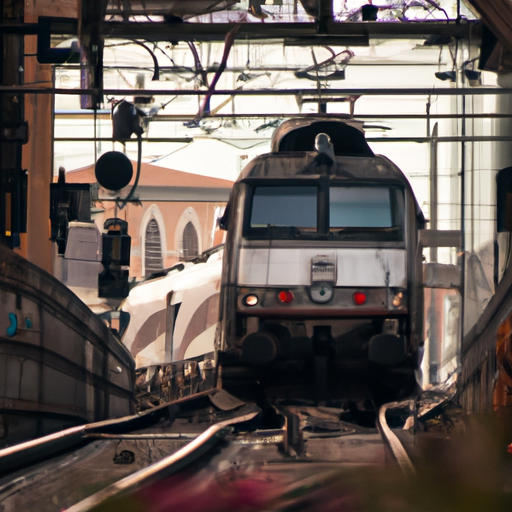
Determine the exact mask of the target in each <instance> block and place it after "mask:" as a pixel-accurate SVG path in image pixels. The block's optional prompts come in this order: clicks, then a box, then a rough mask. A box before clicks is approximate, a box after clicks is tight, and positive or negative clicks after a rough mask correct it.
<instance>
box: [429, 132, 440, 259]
mask: <svg viewBox="0 0 512 512" xmlns="http://www.w3.org/2000/svg"><path fill="white" fill-rule="evenodd" d="M437 134H438V126H437V123H436V124H434V128H433V130H432V134H431V136H430V229H438V225H437V205H438V197H437V194H438V190H437V144H438V142H437ZM430 261H431V262H436V261H437V247H431V248H430Z"/></svg>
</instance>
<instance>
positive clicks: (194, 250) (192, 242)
mask: <svg viewBox="0 0 512 512" xmlns="http://www.w3.org/2000/svg"><path fill="white" fill-rule="evenodd" d="M198 254H199V239H198V237H197V231H196V228H195V227H194V224H192V222H190V221H189V222H187V224H186V226H185V229H184V230H183V238H182V241H181V253H180V260H183V261H187V260H191V259H194V258H195V257H196V256H197V255H198Z"/></svg>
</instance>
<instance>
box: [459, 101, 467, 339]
mask: <svg viewBox="0 0 512 512" xmlns="http://www.w3.org/2000/svg"><path fill="white" fill-rule="evenodd" d="M461 135H462V141H461V148H460V149H461V158H460V239H461V261H460V271H461V280H460V300H461V308H460V321H461V331H460V332H461V340H463V339H464V319H465V306H466V300H465V299H466V226H465V218H466V177H465V174H466V142H465V140H464V139H465V137H466V96H465V95H464V94H463V95H462V126H461Z"/></svg>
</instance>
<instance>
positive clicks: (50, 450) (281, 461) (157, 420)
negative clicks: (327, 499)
mask: <svg viewBox="0 0 512 512" xmlns="http://www.w3.org/2000/svg"><path fill="white" fill-rule="evenodd" d="M224 393H225V392H224V391H219V390H217V391H214V392H212V393H211V394H209V393H206V394H204V395H202V396H199V397H194V398H191V399H188V400H183V401H178V402H175V403H173V404H171V405H166V406H163V407H159V408H157V409H156V410H152V411H149V412H147V413H144V414H141V415H137V416H133V417H128V418H123V419H121V420H115V421H106V422H102V423H99V424H91V425H85V426H82V427H76V428H72V429H69V430H67V431H63V432H61V433H59V434H54V435H52V436H47V437H46V438H41V439H39V440H36V441H31V442H28V443H23V444H21V445H16V446H14V447H12V448H9V449H6V450H2V451H0V473H1V474H2V475H3V476H2V477H1V478H0V506H1V507H2V512H11V511H19V510H24V511H30V510H37V511H38V512H39V511H43V512H46V511H48V512H50V511H62V510H68V511H69V512H82V511H94V512H101V511H106V510H109V511H113V510H118V509H119V510H130V511H132V510H134V511H138V510H140V511H143V510H144V511H145V512H146V511H153V510H154V511H157V510H161V509H162V507H163V508H165V507H168V508H170V506H171V505H172V506H173V507H177V508H176V510H178V509H179V510H182V511H186V510H191V511H192V510H196V508H195V506H194V505H193V504H194V503H196V498H197V502H201V503H202V507H201V510H230V509H233V510H237V509H240V508H243V506H245V507H246V508H247V507H249V509H254V510H266V509H267V508H268V507H269V506H270V505H271V504H273V503H274V504H275V503H279V504H280V506H281V505H282V506H284V505H287V504H290V503H293V502H294V501H296V500H297V499H305V498H304V497H303V496H302V495H303V494H304V493H305V494H306V495H307V494H308V492H313V493H315V492H316V493H318V492H322V489H323V490H324V491H325V490H326V489H328V488H329V486H330V485H331V484H332V481H333V478H334V479H338V478H339V479H341V480H340V481H341V482H343V478H344V477H343V476H342V474H343V473H344V472H347V471H348V472H350V471H351V470H353V469H354V468H361V467H377V468H378V467H388V466H391V467H395V466H397V465H398V466H399V467H400V468H401V469H402V470H403V471H404V472H407V473H412V472H414V467H413V464H412V462H411V460H410V458H409V455H408V451H410V450H411V448H413V446H414V435H413V433H412V430H411V428H409V427H411V426H412V425H413V423H414V422H413V418H414V410H413V405H414V403H413V402H403V403H392V404H387V405H385V406H383V407H382V408H381V409H380V410H379V411H378V414H377V415H375V414H373V417H372V415H370V414H368V417H356V416H357V415H356V413H355V412H354V411H350V410H347V409H346V408H337V407H316V406H312V405H307V404H306V405H300V404H299V405H289V404H283V403H274V404H272V407H270V408H269V410H268V411H265V412H264V411H262V410H261V409H260V408H258V407H256V406H255V405H254V404H244V403H242V402H237V401H233V400H231V399H228V400H225V399H224V398H225V397H224V398H223V394H224ZM214 403H216V404H217V406H215V405H213V404H214ZM223 404H224V405H226V404H229V407H232V409H231V410H222V408H221V407H222V406H223ZM219 405H220V406H221V407H219ZM389 417H391V418H392V421H391V423H392V425H391V426H390V424H389V422H388V419H387V418H389ZM404 418H405V420H404ZM372 423H373V424H372ZM375 423H376V424H375ZM398 424H400V426H399V427H398V428H397V425H398ZM298 495H299V497H298ZM301 496H302V497H301ZM308 499H309V498H308ZM209 505H211V506H210V508H208V507H209ZM242 505H243V506H242ZM127 507H128V508H127Z"/></svg>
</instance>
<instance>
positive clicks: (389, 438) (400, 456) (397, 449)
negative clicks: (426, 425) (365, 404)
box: [377, 401, 416, 474]
mask: <svg viewBox="0 0 512 512" xmlns="http://www.w3.org/2000/svg"><path fill="white" fill-rule="evenodd" d="M410 403H411V401H408V402H390V403H388V404H385V405H383V406H382V407H381V408H380V409H379V414H378V417H377V427H378V429H379V430H380V432H381V435H382V437H383V438H384V439H385V441H386V442H387V443H388V446H389V448H390V450H391V453H392V454H393V457H394V458H395V460H396V461H397V463H398V465H399V466H400V468H401V469H402V471H403V472H404V473H409V474H414V473H415V472H416V468H415V467H414V465H413V463H412V461H411V459H410V458H409V455H407V452H406V451H405V449H404V447H403V445H402V443H401V442H400V440H399V439H398V437H397V436H396V434H395V433H394V432H393V431H392V430H391V429H390V428H389V425H388V423H387V421H386V411H387V410H388V409H395V408H396V407H399V406H404V405H410Z"/></svg>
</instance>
